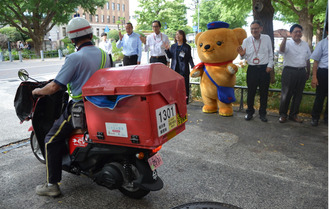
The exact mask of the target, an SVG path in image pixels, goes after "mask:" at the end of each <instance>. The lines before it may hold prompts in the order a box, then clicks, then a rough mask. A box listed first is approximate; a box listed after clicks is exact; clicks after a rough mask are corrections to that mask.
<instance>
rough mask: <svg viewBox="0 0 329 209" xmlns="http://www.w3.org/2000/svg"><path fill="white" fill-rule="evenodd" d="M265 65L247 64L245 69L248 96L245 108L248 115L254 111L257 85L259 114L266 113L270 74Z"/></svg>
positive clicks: (263, 114)
mask: <svg viewBox="0 0 329 209" xmlns="http://www.w3.org/2000/svg"><path fill="white" fill-rule="evenodd" d="M266 68H267V65H249V66H248V69H247V86H248V97H247V105H248V108H247V110H246V112H247V114H248V115H252V114H254V113H255V109H254V103H255V95H256V91H257V87H259V97H260V107H259V115H261V116H265V115H266V108H267V97H268V87H269V85H270V74H269V73H267V72H266Z"/></svg>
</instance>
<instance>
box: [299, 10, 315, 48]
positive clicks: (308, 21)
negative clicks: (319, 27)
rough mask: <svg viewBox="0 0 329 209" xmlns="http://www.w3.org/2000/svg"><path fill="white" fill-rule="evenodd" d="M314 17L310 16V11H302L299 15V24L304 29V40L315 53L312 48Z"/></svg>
mask: <svg viewBox="0 0 329 209" xmlns="http://www.w3.org/2000/svg"><path fill="white" fill-rule="evenodd" d="M313 17H314V15H310V14H308V10H307V9H306V8H305V9H302V11H301V12H300V13H299V23H300V25H301V26H302V27H303V37H302V40H304V41H306V42H307V43H308V46H309V47H310V49H311V51H313V47H312V38H313Z"/></svg>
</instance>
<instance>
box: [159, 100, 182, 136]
mask: <svg viewBox="0 0 329 209" xmlns="http://www.w3.org/2000/svg"><path fill="white" fill-rule="evenodd" d="M155 114H156V118H157V126H158V136H162V135H164V134H166V133H168V132H169V131H170V130H172V129H173V128H176V127H177V117H176V106H175V104H171V105H166V106H163V107H161V108H159V109H157V110H156V111H155Z"/></svg>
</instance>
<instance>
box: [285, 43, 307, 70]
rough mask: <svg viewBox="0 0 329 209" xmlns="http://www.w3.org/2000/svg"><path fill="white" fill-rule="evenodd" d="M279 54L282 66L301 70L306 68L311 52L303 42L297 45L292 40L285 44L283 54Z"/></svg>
mask: <svg viewBox="0 0 329 209" xmlns="http://www.w3.org/2000/svg"><path fill="white" fill-rule="evenodd" d="M280 54H283V66H290V67H297V68H302V67H306V64H307V60H309V59H310V56H311V50H310V47H309V46H308V44H307V43H306V42H305V41H301V42H300V43H299V44H297V43H296V42H295V41H294V40H292V39H289V40H287V42H286V48H285V52H280Z"/></svg>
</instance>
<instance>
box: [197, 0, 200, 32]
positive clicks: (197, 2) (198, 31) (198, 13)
mask: <svg viewBox="0 0 329 209" xmlns="http://www.w3.org/2000/svg"><path fill="white" fill-rule="evenodd" d="M197 3H198V31H197V32H196V33H199V24H200V4H199V0H198V1H197Z"/></svg>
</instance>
